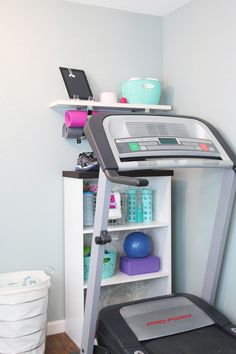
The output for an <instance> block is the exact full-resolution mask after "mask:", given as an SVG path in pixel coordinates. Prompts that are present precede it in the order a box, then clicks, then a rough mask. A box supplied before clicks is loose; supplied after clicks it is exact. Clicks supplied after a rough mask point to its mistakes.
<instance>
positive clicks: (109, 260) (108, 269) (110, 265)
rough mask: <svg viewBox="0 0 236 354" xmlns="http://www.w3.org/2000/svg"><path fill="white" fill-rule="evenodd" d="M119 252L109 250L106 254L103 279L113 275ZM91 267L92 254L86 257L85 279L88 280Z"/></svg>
mask: <svg viewBox="0 0 236 354" xmlns="http://www.w3.org/2000/svg"><path fill="white" fill-rule="evenodd" d="M116 261H117V252H114V251H109V252H108V253H105V254H104V258H103V265H102V279H107V278H110V277H112V276H113V274H114V273H115V269H116ZM89 267H90V256H87V257H84V280H88V275H89Z"/></svg>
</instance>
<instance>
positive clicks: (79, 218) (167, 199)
mask: <svg viewBox="0 0 236 354" xmlns="http://www.w3.org/2000/svg"><path fill="white" fill-rule="evenodd" d="M172 175H173V172H172V171H156V173H152V175H151V176H147V179H148V180H149V187H150V188H152V189H153V222H152V223H150V224H147V223H136V224H133V223H132V224H129V223H127V224H124V225H111V226H110V225H109V226H108V231H109V232H110V233H111V236H112V237H113V238H114V239H115V241H114V242H115V243H116V246H117V245H118V246H119V247H118V251H119V255H122V254H124V253H123V248H122V242H123V240H124V238H125V236H126V235H127V234H129V233H130V232H132V231H134V230H142V231H143V232H145V233H147V234H148V235H149V236H150V237H151V238H152V244H153V252H152V253H153V254H154V255H158V256H159V257H160V259H161V269H160V271H159V272H155V273H148V274H139V275H134V276H129V275H127V274H125V273H122V272H121V271H120V270H119V262H118V264H117V269H116V272H115V274H114V275H113V276H112V277H111V278H109V279H104V280H102V284H101V286H102V288H101V293H102V294H101V299H102V300H101V301H103V303H102V304H101V306H105V305H107V303H106V301H107V299H109V302H108V304H111V303H113V301H114V303H117V302H123V301H129V300H133V299H135V300H136V299H141V298H148V297H153V296H160V295H166V294H170V293H171V176H172ZM63 176H64V225H65V226H64V227H65V312H66V315H65V317H66V333H67V334H68V335H69V336H70V338H71V339H72V340H73V341H74V342H75V343H76V344H77V345H78V346H80V345H81V335H82V325H83V315H84V303H85V296H86V288H87V284H86V283H85V282H84V274H83V268H84V266H83V246H84V244H86V245H88V244H89V242H91V234H92V227H89V228H88V227H85V228H84V227H83V185H84V182H86V183H88V182H90V181H91V183H94V182H95V181H96V178H97V174H96V173H92V172H90V173H86V174H82V173H80V172H69V171H64V172H63ZM122 188H126V187H123V186H122ZM117 286H118V288H117ZM127 286H128V288H127ZM117 289H118V290H117ZM127 289H128V291H127ZM140 289H141V290H140ZM113 290H114V292H113Z"/></svg>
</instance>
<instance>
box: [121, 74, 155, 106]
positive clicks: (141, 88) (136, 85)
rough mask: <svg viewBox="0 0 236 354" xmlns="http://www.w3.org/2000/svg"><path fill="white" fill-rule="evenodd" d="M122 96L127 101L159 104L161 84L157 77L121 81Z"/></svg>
mask: <svg viewBox="0 0 236 354" xmlns="http://www.w3.org/2000/svg"><path fill="white" fill-rule="evenodd" d="M121 92H122V97H125V98H126V99H127V102H128V103H141V104H159V101H160V97H161V84H160V81H159V80H157V79H134V80H128V81H125V82H123V83H122V86H121Z"/></svg>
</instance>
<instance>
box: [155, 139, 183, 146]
mask: <svg viewBox="0 0 236 354" xmlns="http://www.w3.org/2000/svg"><path fill="white" fill-rule="evenodd" d="M158 140H159V142H160V144H163V145H178V141H177V140H176V139H175V138H159V139H158Z"/></svg>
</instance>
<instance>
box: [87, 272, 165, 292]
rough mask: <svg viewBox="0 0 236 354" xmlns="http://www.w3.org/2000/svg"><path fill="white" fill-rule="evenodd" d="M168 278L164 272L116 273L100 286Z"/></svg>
mask: <svg viewBox="0 0 236 354" xmlns="http://www.w3.org/2000/svg"><path fill="white" fill-rule="evenodd" d="M168 276H169V273H168V272H164V271H159V272H154V273H146V274H138V275H128V274H125V273H123V272H120V271H118V272H116V273H115V274H114V275H113V276H112V277H110V278H108V279H102V283H101V286H108V285H116V284H125V283H132V282H135V281H143V280H149V279H157V278H164V277H168ZM84 289H87V283H85V284H84Z"/></svg>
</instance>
